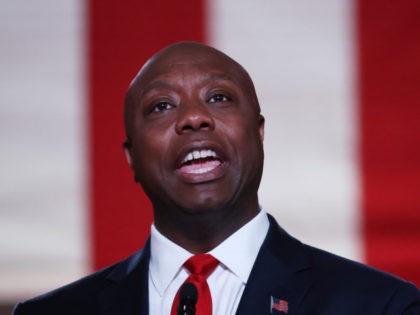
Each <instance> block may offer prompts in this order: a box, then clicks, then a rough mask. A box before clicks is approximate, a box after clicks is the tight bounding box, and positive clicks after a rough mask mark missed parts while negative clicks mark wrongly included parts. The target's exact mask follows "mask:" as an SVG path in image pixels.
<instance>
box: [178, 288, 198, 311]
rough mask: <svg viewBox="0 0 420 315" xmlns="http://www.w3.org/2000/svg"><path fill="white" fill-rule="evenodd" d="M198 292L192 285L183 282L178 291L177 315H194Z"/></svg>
mask: <svg viewBox="0 0 420 315" xmlns="http://www.w3.org/2000/svg"><path fill="white" fill-rule="evenodd" d="M197 299H198V291H197V288H196V286H195V285H194V284H192V283H191V282H185V283H184V284H183V285H182V286H181V289H180V290H179V305H178V315H195V304H196V303H197Z"/></svg>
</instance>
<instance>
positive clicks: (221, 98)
mask: <svg viewBox="0 0 420 315" xmlns="http://www.w3.org/2000/svg"><path fill="white" fill-rule="evenodd" d="M228 101H230V98H229V97H227V96H226V95H223V94H215V95H213V96H212V97H210V98H209V100H208V102H209V103H221V102H228Z"/></svg>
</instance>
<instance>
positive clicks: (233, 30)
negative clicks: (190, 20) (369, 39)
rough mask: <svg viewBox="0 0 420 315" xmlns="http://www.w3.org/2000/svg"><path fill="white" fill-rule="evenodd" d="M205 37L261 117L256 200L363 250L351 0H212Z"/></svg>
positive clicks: (335, 247)
mask: <svg viewBox="0 0 420 315" xmlns="http://www.w3.org/2000/svg"><path fill="white" fill-rule="evenodd" d="M208 3H209V12H210V17H209V19H208V23H209V25H208V29H209V30H210V42H211V43H212V44H214V45H215V46H216V47H218V48H220V49H221V50H222V51H225V52H226V53H227V54H229V55H231V56H232V57H233V58H234V59H236V60H237V61H239V62H240V63H241V64H242V65H243V66H244V67H245V68H246V69H247V70H248V71H249V72H250V74H251V76H252V77H253V79H254V82H255V84H256V88H257V92H258V94H259V97H260V102H261V105H262V111H263V114H264V116H265V117H266V138H265V139H266V140H265V152H266V163H265V171H264V177H263V183H262V187H261V189H260V202H261V203H262V205H263V206H264V208H265V209H266V210H267V211H268V212H271V213H272V214H274V215H275V216H276V217H277V219H278V220H279V221H280V223H281V224H282V225H283V226H284V227H285V228H286V229H287V230H288V231H289V232H290V233H292V234H293V235H295V236H297V237H298V238H300V239H301V240H303V241H305V242H307V243H309V244H313V245H316V246H319V247H322V248H325V249H328V250H330V251H333V252H335V253H338V254H341V255H344V256H347V257H351V258H355V259H360V257H361V256H360V252H361V248H360V241H359V236H358V229H359V228H358V221H359V215H358V213H359V212H358V204H357V199H358V196H357V194H358V191H357V165H356V159H355V154H356V152H355V150H356V149H355V139H356V130H357V126H356V121H355V115H356V113H355V108H356V106H355V104H354V95H353V90H354V83H353V80H354V78H353V77H354V75H353V69H354V55H353V50H354V48H353V44H352V43H353V34H352V29H353V16H352V9H353V8H352V2H351V0H340V1H337V0H322V1H296V0H282V1H278V0H264V1H253V0H236V1H233V0H232V1H223V0H215V1H209V2H208Z"/></svg>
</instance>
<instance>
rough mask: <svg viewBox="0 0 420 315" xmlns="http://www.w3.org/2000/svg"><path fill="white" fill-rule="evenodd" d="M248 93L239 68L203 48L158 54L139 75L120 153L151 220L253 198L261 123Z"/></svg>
mask: <svg viewBox="0 0 420 315" xmlns="http://www.w3.org/2000/svg"><path fill="white" fill-rule="evenodd" d="M252 91H253V87H252V84H251V83H250V79H249V78H248V77H247V75H246V74H245V73H244V72H243V71H241V70H240V68H239V66H238V65H237V64H235V63H234V62H233V61H231V60H230V59H228V58H227V57H226V56H224V55H222V54H219V53H216V52H214V51H207V50H205V49H202V48H201V49H198V51H195V50H194V49H192V50H185V49H184V50H183V49H180V50H174V51H172V52H169V53H166V54H163V56H159V57H157V58H156V59H155V60H152V61H151V62H150V63H149V64H148V65H146V67H145V69H143V70H142V72H141V73H140V75H139V76H138V77H137V78H136V80H135V81H134V83H133V84H132V86H131V88H130V90H129V93H128V96H127V100H126V101H127V102H129V103H128V107H129V108H130V109H128V110H129V113H130V115H129V118H128V120H127V118H126V124H127V128H126V129H127V135H128V145H127V147H126V148H127V149H126V153H127V154H128V158H129V160H131V167H132V169H133V171H134V174H135V178H136V180H137V181H139V182H140V183H141V185H142V187H143V189H144V190H145V192H146V194H147V195H148V196H149V198H150V199H151V201H152V203H153V206H154V209H155V215H156V212H159V211H172V210H171V209H178V210H182V211H190V212H202V211H212V209H221V208H226V206H227V207H229V206H232V205H238V204H239V205H240V204H242V203H246V200H247V199H248V198H250V197H251V195H252V196H256V193H257V190H258V186H259V182H260V179H261V173H262V165H263V149H262V140H263V128H264V121H263V118H262V116H260V115H259V112H258V110H259V109H258V105H257V104H256V102H257V101H256V97H255V95H254V94H253V92H252ZM126 110H127V109H126ZM178 210H177V211H178Z"/></svg>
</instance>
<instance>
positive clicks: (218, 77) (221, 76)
mask: <svg viewBox="0 0 420 315" xmlns="http://www.w3.org/2000/svg"><path fill="white" fill-rule="evenodd" d="M209 81H210V82H211V81H215V82H229V83H233V84H238V82H237V80H234V79H233V78H232V76H230V75H227V74H225V73H205V74H204V78H203V80H202V82H203V83H204V84H205V83H207V82H209ZM174 87H175V84H173V82H172V80H167V79H163V80H156V81H154V82H152V83H150V84H149V85H148V86H147V87H146V88H145V89H144V90H143V91H142V92H141V95H140V97H144V96H145V95H147V94H148V93H150V92H151V91H153V90H159V89H161V90H172V89H174Z"/></svg>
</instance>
